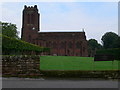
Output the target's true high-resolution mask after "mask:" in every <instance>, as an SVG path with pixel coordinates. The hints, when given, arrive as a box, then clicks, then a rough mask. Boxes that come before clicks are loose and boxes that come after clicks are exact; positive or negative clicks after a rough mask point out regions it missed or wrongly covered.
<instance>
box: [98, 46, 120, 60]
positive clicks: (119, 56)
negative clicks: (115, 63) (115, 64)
mask: <svg viewBox="0 0 120 90" xmlns="http://www.w3.org/2000/svg"><path fill="white" fill-rule="evenodd" d="M96 54H102V55H103V54H109V55H113V56H114V59H116V60H120V48H111V49H101V50H97V51H96Z"/></svg>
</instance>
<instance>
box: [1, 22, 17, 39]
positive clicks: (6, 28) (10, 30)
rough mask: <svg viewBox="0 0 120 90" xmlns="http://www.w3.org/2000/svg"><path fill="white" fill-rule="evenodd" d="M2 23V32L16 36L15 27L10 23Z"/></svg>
mask: <svg viewBox="0 0 120 90" xmlns="http://www.w3.org/2000/svg"><path fill="white" fill-rule="evenodd" d="M1 23H2V34H3V35H6V36H8V37H12V38H18V32H17V27H16V25H15V24H12V23H3V22H1Z"/></svg>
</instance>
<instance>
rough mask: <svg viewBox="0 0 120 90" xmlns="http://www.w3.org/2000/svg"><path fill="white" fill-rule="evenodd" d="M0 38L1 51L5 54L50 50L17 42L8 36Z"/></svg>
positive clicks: (20, 41)
mask: <svg viewBox="0 0 120 90" xmlns="http://www.w3.org/2000/svg"><path fill="white" fill-rule="evenodd" d="M0 37H2V49H3V53H5V52H6V51H7V52H9V53H11V52H12V51H16V52H26V51H27V52H32V51H34V52H36V53H39V52H48V51H49V50H50V49H49V48H44V47H40V46H38V45H34V44H31V43H28V42H25V41H22V40H17V39H14V38H10V37H8V36H5V35H0Z"/></svg>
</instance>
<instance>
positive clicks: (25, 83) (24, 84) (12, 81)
mask: <svg viewBox="0 0 120 90" xmlns="http://www.w3.org/2000/svg"><path fill="white" fill-rule="evenodd" d="M2 88H118V80H74V79H72V80H57V79H54V80H53V79H43V78H41V79H27V78H26V79H22V78H21V79H19V78H3V79H2Z"/></svg>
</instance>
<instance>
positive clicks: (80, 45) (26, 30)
mask: <svg viewBox="0 0 120 90" xmlns="http://www.w3.org/2000/svg"><path fill="white" fill-rule="evenodd" d="M39 17H40V14H39V13H38V9H37V5H35V6H34V7H27V6H26V5H25V6H24V10H23V22H22V40H24V41H26V42H29V43H33V44H36V45H39V46H42V47H49V48H51V51H50V52H49V53H46V54H48V55H59V56H83V57H86V56H88V48H87V40H86V36H85V32H84V31H83V32H39V25H40V23H39Z"/></svg>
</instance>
